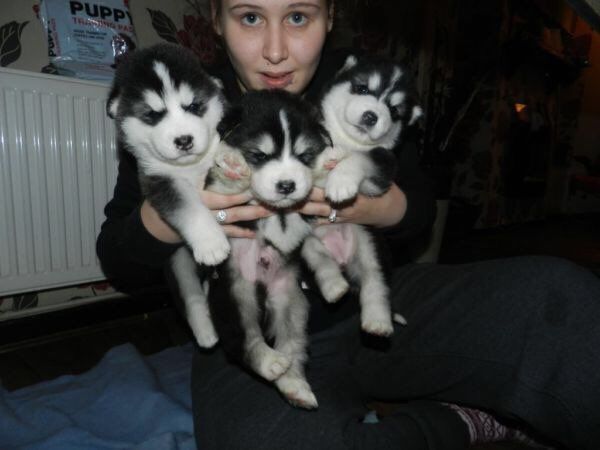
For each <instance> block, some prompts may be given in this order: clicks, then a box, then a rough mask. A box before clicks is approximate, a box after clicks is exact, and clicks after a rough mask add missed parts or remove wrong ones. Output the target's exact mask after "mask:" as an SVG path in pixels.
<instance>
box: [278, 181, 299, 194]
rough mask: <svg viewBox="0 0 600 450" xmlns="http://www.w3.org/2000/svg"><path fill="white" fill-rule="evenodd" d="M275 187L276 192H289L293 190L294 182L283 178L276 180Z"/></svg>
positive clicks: (294, 188)
mask: <svg viewBox="0 0 600 450" xmlns="http://www.w3.org/2000/svg"><path fill="white" fill-rule="evenodd" d="M275 188H276V189H277V192H279V193H280V194H285V195H287V194H291V193H292V192H294V191H295V190H296V183H295V182H294V181H292V180H283V181H278V182H277V184H276V185H275Z"/></svg>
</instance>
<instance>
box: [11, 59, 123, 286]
mask: <svg viewBox="0 0 600 450" xmlns="http://www.w3.org/2000/svg"><path fill="white" fill-rule="evenodd" d="M107 94H108V86H107V85H104V84H100V83H96V82H90V81H83V80H77V79H72V78H66V77H59V76H53V75H52V76H51V75H44V74H36V73H32V72H24V71H17V70H9V69H0V297H1V296H5V295H8V294H12V293H16V292H26V291H34V290H43V289H50V288H56V287H60V286H66V285H72V284H79V283H84V282H88V281H95V280H100V279H102V278H104V277H103V274H102V272H101V270H100V266H99V263H98V261H97V259H96V252H95V241H96V236H97V235H98V232H99V230H100V224H101V223H102V221H103V218H104V214H103V209H104V205H105V204H106V202H107V201H108V200H109V198H110V197H111V196H112V190H113V188H114V184H115V180H116V173H117V152H116V144H115V138H114V136H115V130H114V126H113V123H112V121H111V120H110V119H109V118H108V117H107V116H106V112H105V99H106V96H107Z"/></svg>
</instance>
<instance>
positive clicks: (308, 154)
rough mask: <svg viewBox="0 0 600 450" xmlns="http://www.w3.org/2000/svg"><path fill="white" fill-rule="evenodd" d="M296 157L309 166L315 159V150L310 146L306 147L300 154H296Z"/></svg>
mask: <svg viewBox="0 0 600 450" xmlns="http://www.w3.org/2000/svg"><path fill="white" fill-rule="evenodd" d="M298 159H299V160H300V161H302V162H303V163H304V164H306V165H308V166H310V165H311V164H312V163H313V161H314V160H315V151H314V149H312V148H307V149H306V150H304V151H303V152H302V153H301V154H300V155H298Z"/></svg>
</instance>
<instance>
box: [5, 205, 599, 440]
mask: <svg viewBox="0 0 600 450" xmlns="http://www.w3.org/2000/svg"><path fill="white" fill-rule="evenodd" d="M522 254H545V255H553V256H562V257H565V258H568V259H571V260H572V261H574V262H576V263H578V264H581V265H583V266H585V267H588V268H589V269H590V270H592V271H594V272H595V273H596V274H598V276H600V214H598V215H593V214H592V215H590V214H588V215H585V216H578V217H556V218H551V219H548V220H545V221H543V222H536V223H529V224H521V225H513V226H510V227H505V228H502V229H495V230H487V231H465V230H462V229H460V227H452V226H451V224H450V226H449V227H448V229H447V231H446V234H445V237H444V242H443V244H442V249H441V253H440V262H442V263H463V262H470V261H476V260H481V259H489V258H496V257H506V256H517V255H522ZM190 338H191V335H190V333H189V330H188V329H187V327H186V325H185V323H184V322H183V321H182V319H181V317H180V315H179V314H177V312H176V311H175V309H174V308H173V306H172V304H171V303H170V301H169V300H168V294H167V292H166V291H160V290H158V291H154V292H151V293H146V294H145V295H144V296H143V298H131V299H116V300H110V301H107V302H102V304H95V305H89V306H85V307H81V308H74V309H73V310H66V311H62V312H55V313H49V314H45V315H43V316H39V317H33V318H24V319H18V320H14V321H12V322H0V381H1V383H2V385H3V386H4V387H5V388H6V389H9V390H13V389H18V388H20V387H24V386H27V385H30V384H33V383H36V382H39V381H42V380H48V379H52V378H54V377H57V376H59V375H62V374H66V373H72V374H76V373H81V372H84V371H86V370H88V369H90V368H91V367H93V366H94V365H95V364H96V363H97V362H98V360H99V359H100V358H101V357H102V355H103V354H104V353H105V352H106V351H107V350H108V349H109V348H111V347H113V346H116V345H119V344H122V343H125V342H131V343H133V344H134V345H135V346H136V347H137V348H138V349H139V350H140V352H142V353H144V354H151V353H154V352H157V351H160V350H162V349H164V348H167V347H169V346H173V345H178V344H182V343H185V342H187V341H189V340H190ZM477 448H479V449H481V450H483V449H487V450H502V449H513V450H516V449H519V448H521V449H523V448H525V447H520V446H516V445H515V444H492V445H486V446H480V447H477Z"/></svg>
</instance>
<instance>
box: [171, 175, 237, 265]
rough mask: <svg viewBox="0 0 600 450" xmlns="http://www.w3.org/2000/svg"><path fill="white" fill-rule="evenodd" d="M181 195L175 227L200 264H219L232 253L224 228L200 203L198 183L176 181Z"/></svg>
mask: <svg viewBox="0 0 600 450" xmlns="http://www.w3.org/2000/svg"><path fill="white" fill-rule="evenodd" d="M175 182H176V183H177V186H178V189H179V192H180V193H181V195H182V199H181V201H182V203H181V207H180V208H178V209H179V210H178V211H177V213H175V214H173V219H172V220H173V224H172V225H173V226H174V227H175V228H176V229H177V230H178V231H179V233H180V234H181V237H182V238H183V240H184V241H185V242H186V243H187V244H188V245H189V246H190V248H191V250H192V253H193V255H194V259H195V260H196V262H198V263H199V264H204V265H207V266H214V265H217V264H219V263H221V262H223V261H224V260H225V258H227V256H228V255H229V251H230V245H229V241H228V240H227V236H226V235H225V232H224V231H223V227H222V226H221V225H219V223H218V222H217V220H216V218H215V217H214V216H213V214H212V212H211V211H210V210H209V209H208V208H207V207H206V206H205V205H204V204H203V203H202V202H201V200H200V198H199V196H198V191H197V189H196V186H194V185H192V184H191V183H188V182H186V181H184V180H176V181H175Z"/></svg>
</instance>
